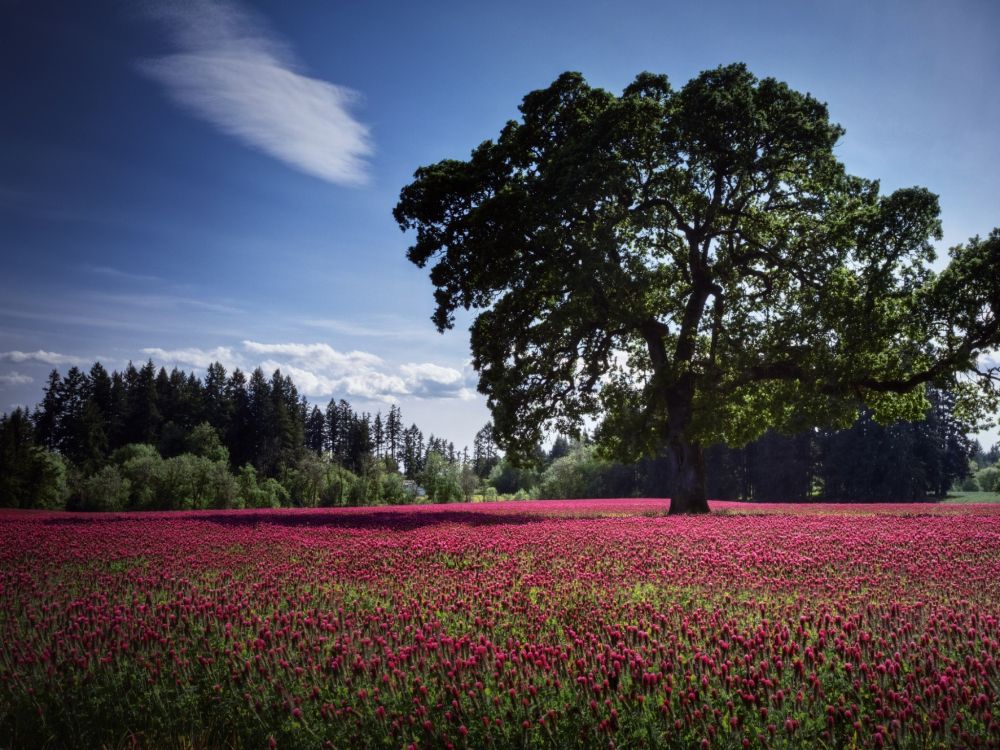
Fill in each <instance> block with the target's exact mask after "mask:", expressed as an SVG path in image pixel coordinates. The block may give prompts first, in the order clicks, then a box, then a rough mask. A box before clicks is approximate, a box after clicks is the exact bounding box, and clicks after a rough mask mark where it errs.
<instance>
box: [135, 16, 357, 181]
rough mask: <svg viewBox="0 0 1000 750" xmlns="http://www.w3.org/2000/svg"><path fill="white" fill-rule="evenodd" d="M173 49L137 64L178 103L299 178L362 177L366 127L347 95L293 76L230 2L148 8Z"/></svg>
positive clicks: (253, 21)
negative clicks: (353, 112)
mask: <svg viewBox="0 0 1000 750" xmlns="http://www.w3.org/2000/svg"><path fill="white" fill-rule="evenodd" d="M150 15H152V16H153V17H154V18H156V19H158V20H160V21H162V22H163V23H164V24H165V26H166V28H167V31H168V33H169V36H170V38H171V41H172V42H173V43H174V45H175V46H176V48H177V49H178V51H177V52H176V53H174V54H171V55H167V56H165V57H160V58H157V59H154V60H146V61H143V62H141V63H140V65H139V67H140V70H141V71H142V72H143V73H145V74H146V75H148V76H149V77H150V78H152V79H154V80H156V81H158V82H159V83H161V84H163V86H165V87H166V90H167V92H168V93H169V95H170V96H171V97H172V98H173V99H174V100H175V101H177V103H178V104H180V105H181V106H182V107H185V108H186V109H188V110H190V111H191V112H193V113H194V114H196V115H197V116H199V117H201V118H203V119H205V120H207V121H208V122H210V123H212V124H213V125H214V126H215V127H217V128H218V129H219V130H221V131H223V132H224V133H227V134H229V135H232V136H235V137H236V138H239V139H240V140H242V141H243V142H244V143H246V144H248V145H249V146H251V147H253V148H255V149H258V150H260V151H263V152H264V153H267V154H269V155H271V156H273V157H275V158H277V159H280V160H281V161H284V162H285V163H287V164H290V165H291V166H293V167H295V168H296V169H299V170H301V171H303V172H305V173H307V174H311V175H314V176H316V177H319V178H320V179H323V180H326V181H328V182H332V183H336V184H339V185H363V184H365V183H366V182H367V181H368V164H367V161H366V158H367V157H368V156H370V155H371V153H372V145H371V139H370V136H369V131H368V128H367V127H366V126H365V125H363V124H361V123H360V122H358V121H357V120H355V119H354V117H353V116H352V115H351V112H350V107H351V105H353V104H354V103H356V101H357V99H358V95H357V94H356V93H355V92H354V91H352V90H351V89H348V88H345V87H343V86H337V85H334V84H331V83H328V82H326V81H323V80H320V79H317V78H311V77H309V76H307V75H304V74H303V73H302V72H300V70H299V68H300V66H299V64H298V63H297V61H296V60H295V58H294V55H293V54H292V52H291V50H290V49H289V47H288V46H287V45H286V44H285V43H284V42H283V41H282V40H281V39H280V38H278V37H277V36H276V35H275V34H274V33H273V32H272V31H270V30H269V29H268V28H267V24H266V23H264V22H263V21H262V20H261V19H260V18H258V17H257V16H256V15H255V14H253V13H252V12H250V11H249V10H248V9H246V8H244V7H242V6H241V5H239V4H237V3H236V2H227V1H225V0H223V1H220V2H211V1H210V0H187V1H186V2H184V1H182V0H173V1H171V2H164V3H155V4H152V10H150Z"/></svg>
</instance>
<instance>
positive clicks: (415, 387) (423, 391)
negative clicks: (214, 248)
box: [243, 341, 475, 402]
mask: <svg viewBox="0 0 1000 750" xmlns="http://www.w3.org/2000/svg"><path fill="white" fill-rule="evenodd" d="M243 348H244V350H245V351H246V352H249V353H251V354H260V355H265V356H267V359H265V360H264V361H262V362H260V363H259V364H260V366H261V367H262V368H263V369H264V370H265V371H267V372H271V371H274V370H281V371H282V372H283V373H284V374H286V375H289V376H290V377H291V378H292V380H293V381H294V382H295V385H296V387H298V389H299V390H300V391H302V392H303V393H305V394H306V395H308V396H317V397H330V396H337V397H340V396H343V397H345V398H362V399H367V400H369V401H386V402H389V401H396V400H398V399H400V398H404V397H416V398H426V399H432V398H449V399H450V398H458V399H466V400H467V399H471V398H474V397H475V393H474V391H473V390H472V389H471V388H469V385H470V377H469V374H468V373H467V372H463V371H461V370H456V369H454V368H452V367H443V366H441V365H437V364H433V363H431V362H422V363H408V364H404V365H400V366H398V367H397V366H393V365H391V364H389V363H388V362H386V361H385V360H383V359H382V358H381V357H378V356H376V355H374V354H371V353H369V352H362V351H349V352H341V351H338V350H336V349H334V348H333V347H331V346H330V345H329V344H323V343H314V344H301V343H279V344H265V343H261V342H257V341H244V342H243Z"/></svg>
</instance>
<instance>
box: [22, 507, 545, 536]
mask: <svg viewBox="0 0 1000 750" xmlns="http://www.w3.org/2000/svg"><path fill="white" fill-rule="evenodd" d="M550 518H551V517H550V516H546V515H544V514H542V513H525V512H512V511H502V510H499V509H498V510H461V509H457V508H456V509H448V508H428V507H426V506H423V507H416V508H413V509H410V508H401V507H399V506H394V507H392V508H384V509H382V508H371V507H368V508H329V509H299V508H295V509H287V508H282V509H275V510H197V511H172V512H171V511H150V512H132V513H114V514H111V513H107V514H105V513H79V514H72V515H66V516H60V517H58V518H46V519H45V520H44V521H42V523H44V524H46V525H53V526H64V525H83V524H95V523H98V524H100V523H121V522H131V523H140V524H145V523H149V524H157V523H163V522H190V521H208V522H211V523H215V524H219V525H221V526H228V527H231V528H244V527H247V526H285V527H291V528H341V529H384V530H390V531H410V530H413V529H419V528H423V527H425V526H440V525H448V524H461V525H465V526H505V525H514V526H520V525H524V524H529V523H539V522H542V521H545V520H549V519H550Z"/></svg>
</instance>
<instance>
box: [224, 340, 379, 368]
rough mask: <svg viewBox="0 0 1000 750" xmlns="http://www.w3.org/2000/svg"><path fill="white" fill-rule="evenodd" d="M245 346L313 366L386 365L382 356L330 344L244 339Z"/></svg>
mask: <svg viewBox="0 0 1000 750" xmlns="http://www.w3.org/2000/svg"><path fill="white" fill-rule="evenodd" d="M243 348H244V349H246V350H247V351H248V352H253V353H254V354H268V355H271V356H282V357H288V358H289V359H292V360H295V361H297V362H301V363H303V364H306V365H310V366H312V367H319V368H335V369H346V368H352V367H356V368H361V367H380V366H382V365H384V364H385V363H384V362H383V360H382V358H381V357H377V356H375V355H374V354H369V353H368V352H359V351H351V352H339V351H337V350H336V349H334V348H333V347H332V346H330V345H329V344H262V343H260V342H257V341H244V342H243Z"/></svg>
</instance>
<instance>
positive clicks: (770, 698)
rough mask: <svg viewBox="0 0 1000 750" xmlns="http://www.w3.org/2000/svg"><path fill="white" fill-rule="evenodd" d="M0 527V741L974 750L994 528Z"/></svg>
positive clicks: (838, 521)
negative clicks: (924, 749) (959, 749)
mask: <svg viewBox="0 0 1000 750" xmlns="http://www.w3.org/2000/svg"><path fill="white" fill-rule="evenodd" d="M715 508H716V510H717V511H718V512H716V513H714V514H712V515H711V516H709V517H690V518H683V517H681V518H668V517H666V516H664V515H663V514H664V512H665V511H666V504H665V503H664V502H663V501H654V500H609V501H583V502H573V501H564V502H542V503H504V504H492V505H451V506H424V507H419V508H413V507H404V508H382V509H371V508H359V509H345V510H320V511H306V510H303V511H274V512H219V513H189V514H159V515H156V514H146V515H127V514H122V515H102V516H98V515H88V516H83V515H73V514H35V513H27V512H26V513H18V512H6V513H3V514H0V747H15V748H35V747H87V748H97V747H109V748H119V747H142V748H179V747H188V748H191V747H194V748H209V747H211V748H215V747H256V748H267V747H279V748H286V747H287V748H293V747H302V748H312V747H340V748H355V747H397V748H407V747H416V748H423V747H455V748H465V747H469V748H490V747H497V748H507V747H519V748H521V747H553V748H557V747H558V748H562V747H567V748H573V747H581V748H582V747H601V748H608V747H622V748H624V747H630V748H635V747H668V748H670V747H676V748H691V747H695V748H745V747H751V748H791V747H802V748H814V747H815V748H851V747H857V748H869V747H871V748H877V747H887V748H936V747H941V748H952V747H970V748H976V747H979V748H996V747H1000V506H975V505H966V506H947V507H942V506H926V505H911V506H875V507H873V506H748V505H739V504H727V503H719V504H716V506H715Z"/></svg>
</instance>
